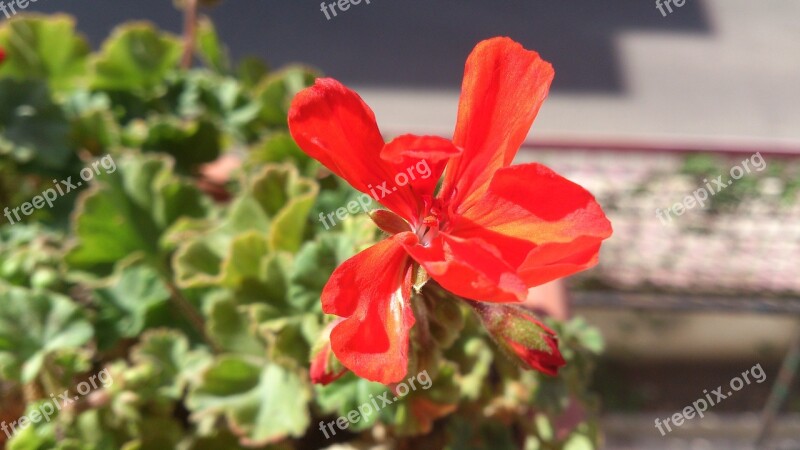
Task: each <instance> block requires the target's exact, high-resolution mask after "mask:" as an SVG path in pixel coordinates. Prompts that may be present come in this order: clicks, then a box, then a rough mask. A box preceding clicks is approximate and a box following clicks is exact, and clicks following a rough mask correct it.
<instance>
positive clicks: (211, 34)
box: [197, 17, 231, 74]
mask: <svg viewBox="0 0 800 450" xmlns="http://www.w3.org/2000/svg"><path fill="white" fill-rule="evenodd" d="M197 52H198V53H199V54H200V57H201V58H203V61H204V62H205V63H206V65H207V66H209V67H210V68H212V69H213V70H215V71H216V72H218V73H222V74H225V73H228V72H229V71H230V70H231V62H230V58H229V57H228V50H227V49H226V48H225V46H224V44H223V43H222V42H220V40H219V35H218V34H217V30H216V28H214V23H213V22H212V21H211V19H209V18H208V17H202V18H201V19H200V20H199V21H198V24H197Z"/></svg>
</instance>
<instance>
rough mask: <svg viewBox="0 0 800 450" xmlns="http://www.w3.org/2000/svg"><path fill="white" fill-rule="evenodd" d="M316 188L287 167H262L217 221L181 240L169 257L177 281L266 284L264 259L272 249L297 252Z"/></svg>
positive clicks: (200, 284) (194, 284) (195, 284)
mask: <svg viewBox="0 0 800 450" xmlns="http://www.w3.org/2000/svg"><path fill="white" fill-rule="evenodd" d="M317 190H318V188H317V185H316V184H315V183H314V182H313V181H311V180H308V179H306V178H302V177H300V176H299V175H298V174H297V170H296V169H294V168H293V167H291V166H267V167H265V168H264V169H263V171H262V172H261V173H260V174H258V175H257V176H256V177H255V178H254V179H253V181H252V182H251V183H249V184H248V188H247V189H246V190H245V192H244V193H242V194H241V195H240V196H239V197H237V198H236V199H235V200H234V201H233V204H232V205H231V206H230V208H229V209H228V210H227V211H226V216H225V218H224V219H223V221H222V223H221V224H219V225H217V226H216V227H212V228H211V229H209V230H207V231H202V230H194V231H193V232H192V233H189V234H190V235H193V237H185V238H184V241H183V244H182V245H180V247H179V249H178V251H177V252H176V254H175V257H174V266H175V272H176V274H177V279H178V284H179V285H180V286H181V287H185V288H189V287H204V286H205V287H208V286H212V285H215V284H220V283H222V284H224V285H226V286H228V287H231V288H235V289H237V288H241V287H243V284H246V283H247V282H248V281H252V280H260V282H261V283H262V285H263V284H265V283H266V284H269V283H267V280H266V279H265V278H264V276H265V275H266V274H267V273H268V270H267V269H266V265H265V264H267V263H266V262H265V261H266V260H265V259H263V258H264V257H265V256H266V255H267V254H268V253H271V252H274V251H289V252H295V251H297V249H298V248H299V246H300V243H301V242H302V239H303V235H304V232H305V224H306V219H307V216H308V212H309V210H310V209H311V206H312V205H313V202H314V199H315V198H316V194H317ZM170 240H172V238H170ZM272 292H274V290H272ZM264 296H265V297H271V295H269V294H264ZM281 299H283V297H281Z"/></svg>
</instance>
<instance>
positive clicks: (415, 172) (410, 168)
mask: <svg viewBox="0 0 800 450" xmlns="http://www.w3.org/2000/svg"><path fill="white" fill-rule="evenodd" d="M459 154H461V149H459V148H458V147H456V146H455V145H453V143H452V142H451V141H450V140H449V139H445V138H441V137H436V136H416V135H413V134H405V135H402V136H398V137H396V138H395V139H393V140H392V141H391V142H389V143H388V144H386V146H385V147H383V150H382V151H381V158H383V159H385V160H386V161H389V162H391V163H392V164H393V165H394V167H395V168H396V173H397V174H398V175H396V176H397V177H399V176H400V175H399V174H400V173H401V172H402V173H406V174H407V175H408V177H409V179H410V180H409V183H408V184H409V185H410V186H411V189H412V190H413V191H414V193H415V194H416V195H417V196H419V197H424V196H431V197H432V196H433V192H434V190H435V189H436V184H437V183H438V182H439V178H441V177H442V172H444V168H445V166H446V165H447V162H448V161H449V160H450V158H453V157H454V156H458V155H459Z"/></svg>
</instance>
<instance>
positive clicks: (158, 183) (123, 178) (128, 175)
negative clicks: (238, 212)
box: [66, 155, 208, 273]
mask: <svg viewBox="0 0 800 450" xmlns="http://www.w3.org/2000/svg"><path fill="white" fill-rule="evenodd" d="M116 163H117V166H118V170H117V171H116V172H114V173H113V174H107V175H105V176H103V177H102V178H98V179H97V184H96V186H95V187H93V188H92V189H91V190H89V191H85V192H83V193H82V194H81V197H80V199H79V206H78V213H77V214H75V215H74V217H75V219H74V223H73V229H74V232H75V234H76V236H77V242H76V243H75V245H74V246H73V248H72V249H71V250H70V251H69V253H67V257H66V260H67V262H68V263H69V264H70V265H71V266H72V267H74V268H78V269H84V270H90V271H94V272H99V273H110V272H111V270H110V269H111V268H112V267H113V265H114V264H115V263H116V262H117V261H119V260H122V259H124V258H126V257H128V256H129V255H132V254H135V253H141V254H143V255H144V256H145V257H146V258H148V260H149V261H153V260H155V261H157V260H160V258H162V257H164V256H165V255H164V252H163V251H162V249H161V248H160V247H159V242H160V239H161V236H162V234H163V233H164V232H165V231H166V229H167V228H168V227H169V226H170V225H171V224H173V223H174V222H176V221H177V220H178V219H179V218H181V217H195V218H200V217H202V216H204V215H205V214H206V212H207V210H208V200H207V199H205V198H204V197H203V195H202V194H201V193H200V192H199V191H198V190H197V188H196V187H195V186H194V185H192V184H191V183H190V182H188V181H185V180H183V179H181V178H179V177H177V176H175V175H174V174H173V170H172V166H173V163H172V160H171V159H169V158H168V157H165V156H162V155H153V156H150V155H147V156H133V155H128V156H125V157H122V158H120V159H119V161H117V162H116Z"/></svg>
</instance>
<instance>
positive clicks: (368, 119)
mask: <svg viewBox="0 0 800 450" xmlns="http://www.w3.org/2000/svg"><path fill="white" fill-rule="evenodd" d="M289 131H290V132H291V134H292V137H293V138H294V140H295V141H296V142H297V145H299V146H300V148H302V149H303V151H305V152H306V153H308V155H309V156H311V157H312V158H314V159H316V160H317V161H319V162H321V163H322V164H323V165H324V166H325V167H327V168H328V169H330V170H331V171H332V172H333V173H335V174H337V175H339V176H340V177H342V178H344V179H345V180H347V182H348V183H350V184H351V185H352V186H353V187H354V188H356V189H358V190H359V191H361V192H364V193H366V194H370V195H372V196H373V198H375V199H376V200H378V201H379V202H380V203H381V204H383V205H384V206H386V207H387V208H389V209H391V210H392V211H394V212H396V213H397V214H399V215H401V216H402V217H404V218H407V219H410V218H413V217H415V216H416V215H417V211H416V208H417V200H416V198H415V196H414V195H413V193H412V192H411V190H410V189H409V188H408V187H398V188H397V189H396V190H394V189H393V188H394V187H397V186H396V185H394V184H393V183H394V179H395V174H396V172H397V171H396V169H395V167H394V166H393V165H392V164H390V163H388V162H386V161H384V160H383V159H381V156H380V153H381V150H382V149H383V145H384V142H383V138H382V137H381V133H380V131H379V130H378V125H377V124H376V122H375V114H373V112H372V110H371V109H370V108H369V106H367V105H366V103H364V101H363V100H362V99H361V97H359V96H358V94H356V93H355V92H353V91H351V90H350V89H348V88H346V87H345V86H344V85H342V84H341V83H339V82H338V81H336V80H334V79H331V78H320V79H317V81H316V83H315V84H314V86H312V87H310V88H307V89H304V90H302V91H300V92H299V93H298V94H297V95H296V96H295V98H294V100H293V101H292V106H291V108H290V109H289ZM384 183H385V184H384ZM378 186H385V187H387V188H388V191H389V192H390V193H389V194H383V192H384V191H381V190H379V189H378ZM376 194H377V197H376ZM384 195H385V196H384Z"/></svg>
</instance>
